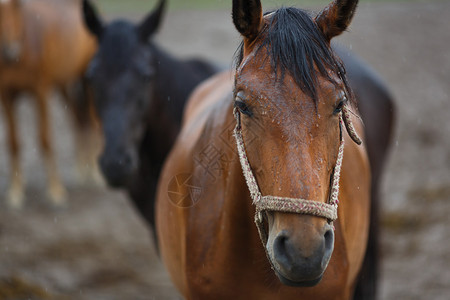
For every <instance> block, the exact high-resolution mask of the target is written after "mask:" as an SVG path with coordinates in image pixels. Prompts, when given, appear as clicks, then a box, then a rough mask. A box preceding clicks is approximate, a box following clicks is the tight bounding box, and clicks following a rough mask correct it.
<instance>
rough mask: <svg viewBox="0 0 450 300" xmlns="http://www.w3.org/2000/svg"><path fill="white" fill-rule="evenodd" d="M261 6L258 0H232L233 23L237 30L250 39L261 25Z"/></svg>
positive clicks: (253, 37) (252, 38)
mask: <svg viewBox="0 0 450 300" xmlns="http://www.w3.org/2000/svg"><path fill="white" fill-rule="evenodd" d="M262 20H263V14H262V7H261V1H260V0H233V23H234V26H235V27H236V29H237V31H239V33H240V34H241V35H242V36H243V37H245V38H246V39H247V40H249V41H252V40H254V39H255V38H256V37H257V36H258V33H259V31H260V30H261V27H262Z"/></svg>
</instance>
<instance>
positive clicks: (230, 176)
mask: <svg viewBox="0 0 450 300" xmlns="http://www.w3.org/2000/svg"><path fill="white" fill-rule="evenodd" d="M357 2H358V1H355V0H335V1H334V2H332V3H331V4H330V5H329V6H328V7H326V8H325V9H324V10H323V11H322V12H320V13H319V14H318V15H317V16H316V17H315V18H312V17H311V16H310V14H308V13H306V12H305V11H303V10H300V9H296V8H281V9H279V10H276V11H274V12H271V13H269V14H265V15H263V14H262V7H261V3H260V1H259V0H247V1H245V0H233V22H234V25H235V27H236V28H237V30H238V31H239V32H240V33H241V35H242V36H243V42H242V44H241V48H240V49H239V51H238V53H239V54H238V58H237V62H236V70H235V71H233V72H225V73H222V74H219V75H217V76H215V77H213V78H212V79H210V80H208V81H207V82H205V83H204V84H202V85H201V86H200V87H199V88H198V89H197V90H196V91H195V92H194V93H193V95H192V96H191V98H190V100H189V102H188V105H187V107H186V110H185V114H184V119H183V127H182V130H181V133H180V135H179V136H178V139H177V141H176V143H175V145H174V147H173V149H172V151H171V153H170V154H169V156H168V158H167V160H166V163H165V165H164V167H163V171H162V173H161V177H160V181H159V184H158V192H157V203H156V224H157V232H158V239H159V245H160V251H161V256H162V259H163V261H164V263H165V265H166V267H167V268H168V271H169V273H170V275H171V278H172V280H173V282H174V284H175V286H176V287H177V288H178V289H179V291H180V292H181V293H182V295H183V296H184V297H185V298H186V299H351V298H354V299H373V298H374V297H375V287H376V261H377V260H376V249H368V248H367V246H368V245H370V246H373V247H374V248H376V241H373V239H375V238H376V228H372V227H373V226H376V225H377V223H376V219H372V220H371V217H374V216H371V214H372V211H371V208H373V207H375V208H376V205H375V204H373V202H374V201H376V198H377V197H378V194H377V193H376V192H373V191H372V189H371V187H372V186H373V187H374V188H377V187H378V182H377V180H379V178H380V171H381V167H382V163H383V161H384V158H385V154H386V150H387V147H388V144H389V140H390V135H391V133H390V132H391V127H392V122H393V112H392V108H393V106H392V102H391V98H390V96H389V94H388V93H387V91H386V89H385V88H384V86H383V84H382V83H381V82H379V80H378V78H377V77H376V76H374V75H373V74H371V71H370V70H369V69H368V68H366V67H365V66H364V64H363V63H361V62H360V61H358V60H357V59H354V58H352V57H351V56H349V57H345V58H344V61H346V62H348V63H349V66H350V68H349V69H350V70H351V71H352V72H353V75H352V76H349V78H347V76H346V74H345V68H344V66H343V64H342V61H341V60H340V59H339V58H338V57H337V54H336V53H335V52H334V50H333V49H332V48H331V46H330V40H331V39H332V38H333V37H335V36H337V35H339V34H341V33H342V32H343V31H345V30H346V28H347V27H348V25H349V24H350V22H351V19H352V17H353V14H354V12H355V9H356V6H357ZM339 52H340V53H344V54H345V55H347V54H346V53H345V51H343V50H339ZM349 79H351V80H352V81H351V82H350V81H349ZM350 85H354V86H355V87H357V91H356V93H355V94H353V92H352V90H351V88H350ZM364 89H367V92H366V91H364ZM355 95H356V96H357V97H360V96H361V98H357V99H356V100H357V101H358V104H360V105H361V106H363V107H364V110H361V111H362V112H363V113H364V114H363V115H362V117H363V120H364V121H367V123H366V124H365V127H364V126H363V124H362V121H361V119H360V118H359V117H358V115H357V110H356V102H355V101H354V100H355V97H354V96H355ZM233 128H234V134H233ZM358 144H360V145H358ZM367 146H370V147H372V149H371V150H369V151H368V149H367V148H366V147H367ZM377 151H380V152H381V153H376V152H377ZM368 153H369V154H368ZM370 153H372V154H370ZM372 179H374V180H376V181H375V182H373V181H372ZM255 222H256V224H257V226H255ZM261 241H262V242H263V243H262V244H261ZM355 290H356V292H355Z"/></svg>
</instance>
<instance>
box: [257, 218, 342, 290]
mask: <svg viewBox="0 0 450 300" xmlns="http://www.w3.org/2000/svg"><path fill="white" fill-rule="evenodd" d="M305 241H307V242H305ZM266 247H267V252H268V254H269V259H270V261H271V263H272V266H273V268H274V270H275V273H276V275H277V276H278V278H279V279H280V281H281V282H282V283H283V284H285V285H289V286H303V287H307V286H314V285H316V284H318V283H319V282H320V280H321V279H322V276H323V274H324V272H325V269H326V268H327V266H328V263H329V261H330V258H331V254H332V253H333V248H334V231H333V229H332V227H331V226H330V225H329V224H326V225H325V226H324V228H323V230H321V233H320V234H319V233H317V234H315V235H313V236H311V235H310V236H308V237H305V236H303V235H302V234H300V233H298V234H294V232H293V231H288V230H282V231H280V232H278V234H276V236H275V237H273V238H271V236H270V235H269V240H268V243H267V246H266Z"/></svg>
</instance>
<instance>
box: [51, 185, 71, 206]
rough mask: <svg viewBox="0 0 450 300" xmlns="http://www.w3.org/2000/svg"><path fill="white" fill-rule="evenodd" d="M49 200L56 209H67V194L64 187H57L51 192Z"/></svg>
mask: <svg viewBox="0 0 450 300" xmlns="http://www.w3.org/2000/svg"><path fill="white" fill-rule="evenodd" d="M49 200H50V202H51V203H52V204H53V206H54V207H56V208H65V207H67V204H68V201H67V192H66V190H65V189H64V188H63V187H55V188H53V189H51V190H50V191H49Z"/></svg>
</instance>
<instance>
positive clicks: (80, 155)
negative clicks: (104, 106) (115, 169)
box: [61, 82, 103, 184]
mask: <svg viewBox="0 0 450 300" xmlns="http://www.w3.org/2000/svg"><path fill="white" fill-rule="evenodd" d="M72 92H73V93H70V91H69V87H68V86H64V87H61V94H62V96H63V97H64V98H65V100H66V102H67V103H68V105H69V107H70V113H71V116H70V117H71V118H72V119H73V129H74V132H75V149H76V150H75V155H76V171H77V177H78V179H79V182H83V183H85V182H94V183H96V184H101V183H102V182H103V180H102V176H101V174H100V170H99V168H98V164H97V157H98V155H99V151H100V149H101V147H100V144H99V140H100V138H99V130H98V128H97V126H96V122H95V118H94V114H95V113H94V112H93V108H92V103H91V101H90V98H89V97H88V96H89V95H88V93H87V91H86V86H85V84H84V82H83V83H81V84H76V85H75V84H74V86H73V91H72Z"/></svg>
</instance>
